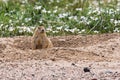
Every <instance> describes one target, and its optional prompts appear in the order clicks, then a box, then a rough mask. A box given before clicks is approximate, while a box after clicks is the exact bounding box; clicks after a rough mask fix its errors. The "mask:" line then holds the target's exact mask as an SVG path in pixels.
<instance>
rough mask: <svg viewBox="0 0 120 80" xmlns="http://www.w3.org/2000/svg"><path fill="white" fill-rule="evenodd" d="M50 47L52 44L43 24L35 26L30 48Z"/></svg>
mask: <svg viewBox="0 0 120 80" xmlns="http://www.w3.org/2000/svg"><path fill="white" fill-rule="evenodd" d="M52 47H53V44H52V42H51V40H50V39H49V38H48V37H47V35H46V31H45V28H44V26H39V27H37V28H36V29H35V31H34V34H33V38H32V49H44V48H52Z"/></svg>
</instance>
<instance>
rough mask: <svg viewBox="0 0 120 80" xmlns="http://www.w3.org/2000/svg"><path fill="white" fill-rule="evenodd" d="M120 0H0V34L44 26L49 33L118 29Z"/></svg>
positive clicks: (63, 33)
mask: <svg viewBox="0 0 120 80" xmlns="http://www.w3.org/2000/svg"><path fill="white" fill-rule="evenodd" d="M119 7H120V2H119V0H0V36H1V37H3V36H18V35H32V34H33V30H34V28H35V27H37V26H39V25H44V26H45V27H46V29H47V33H48V34H49V35H52V36H53V35H68V34H96V33H109V32H119V31H120V9H119Z"/></svg>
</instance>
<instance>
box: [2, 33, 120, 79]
mask: <svg viewBox="0 0 120 80" xmlns="http://www.w3.org/2000/svg"><path fill="white" fill-rule="evenodd" d="M50 38H51V40H52V42H53V45H54V47H53V48H50V49H37V50H32V49H31V36H18V37H12V38H10V37H9V38H0V63H1V65H0V71H1V72H3V73H0V79H8V80H10V79H15V78H16V79H20V80H26V79H29V78H31V79H29V80H33V78H35V80H48V79H50V80H53V79H56V80H57V79H59V78H60V80H68V79H69V78H70V79H71V80H72V79H73V80H82V79H84V80H86V79H89V80H90V79H92V78H93V77H94V76H97V79H111V80H112V79H113V80H115V79H118V78H120V75H119V74H120V72H119V71H120V70H119V69H120V67H119V61H120V54H119V51H120V34H119V33H113V34H101V35H99V34H98V35H70V36H56V37H50ZM85 66H87V67H89V68H90V69H92V74H91V73H84V72H83V67H85ZM107 69H110V70H107ZM116 71H117V72H116ZM18 72H19V73H18ZM35 72H38V73H35ZM41 72H43V73H45V74H43V73H41ZM46 72H47V73H46ZM60 72H62V73H60ZM38 74H40V75H38ZM93 74H95V75H93ZM3 76H7V78H6V77H3ZM17 76H18V77H17ZM116 76H117V77H116Z"/></svg>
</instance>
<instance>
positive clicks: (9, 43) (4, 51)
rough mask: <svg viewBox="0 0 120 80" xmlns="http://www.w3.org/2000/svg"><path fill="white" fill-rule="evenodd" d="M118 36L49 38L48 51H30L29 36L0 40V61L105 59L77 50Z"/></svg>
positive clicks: (92, 53)
mask: <svg viewBox="0 0 120 80" xmlns="http://www.w3.org/2000/svg"><path fill="white" fill-rule="evenodd" d="M118 36H119V34H102V35H87V36H86V35H71V36H57V37H50V38H51V40H52V42H53V45H54V47H53V48H50V49H37V50H32V49H31V36H18V37H13V38H0V45H1V47H0V60H1V61H16V60H21V61H24V60H32V59H34V60H44V59H49V60H53V61H56V60H61V59H62V60H69V61H73V60H75V61H77V60H96V61H102V60H105V59H106V58H104V57H102V56H98V55H96V54H95V53H94V52H92V51H91V52H90V51H87V50H85V51H84V50H81V49H77V48H81V47H88V46H92V45H95V44H97V43H101V42H104V41H107V40H109V39H112V38H115V37H118Z"/></svg>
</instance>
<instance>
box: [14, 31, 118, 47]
mask: <svg viewBox="0 0 120 80" xmlns="http://www.w3.org/2000/svg"><path fill="white" fill-rule="evenodd" d="M117 36H120V35H119V34H117V33H114V34H101V35H99V34H98V35H70V36H57V37H50V39H51V41H52V42H53V45H54V47H65V48H77V47H86V46H89V45H95V44H96V43H101V42H103V41H107V40H109V39H113V38H115V37H117ZM13 44H14V47H16V48H19V49H31V37H25V36H22V37H17V38H15V39H14V43H13Z"/></svg>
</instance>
